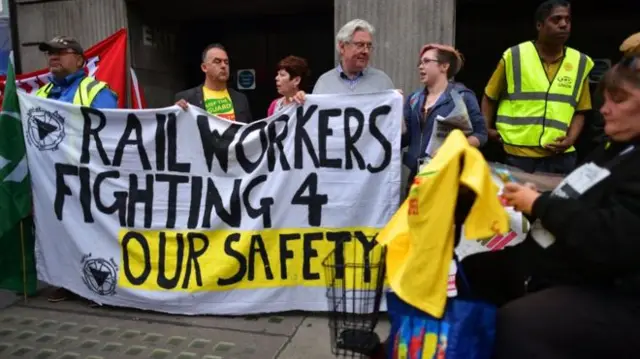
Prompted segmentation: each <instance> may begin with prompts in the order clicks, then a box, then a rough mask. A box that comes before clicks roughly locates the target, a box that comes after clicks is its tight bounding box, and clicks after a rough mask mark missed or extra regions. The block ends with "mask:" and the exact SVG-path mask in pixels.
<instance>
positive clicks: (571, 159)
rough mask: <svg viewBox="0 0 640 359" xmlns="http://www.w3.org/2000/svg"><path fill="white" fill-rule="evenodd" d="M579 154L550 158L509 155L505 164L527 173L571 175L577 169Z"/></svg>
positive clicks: (565, 154) (566, 154) (573, 153)
mask: <svg viewBox="0 0 640 359" xmlns="http://www.w3.org/2000/svg"><path fill="white" fill-rule="evenodd" d="M577 158H578V156H577V154H576V152H575V151H573V152H569V153H562V154H559V155H554V156H549V157H540V158H537V157H519V156H513V155H510V154H507V156H506V158H505V162H506V164H507V165H509V166H513V167H517V168H519V169H521V170H523V171H525V172H529V173H534V172H546V173H556V174H569V173H570V172H571V171H573V170H574V169H575V167H576V161H577Z"/></svg>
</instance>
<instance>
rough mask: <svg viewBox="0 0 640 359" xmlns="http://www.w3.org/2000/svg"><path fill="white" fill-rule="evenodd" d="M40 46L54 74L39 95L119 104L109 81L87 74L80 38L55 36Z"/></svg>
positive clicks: (103, 104)
mask: <svg viewBox="0 0 640 359" xmlns="http://www.w3.org/2000/svg"><path fill="white" fill-rule="evenodd" d="M38 48H39V49H40V51H42V52H44V53H46V55H47V61H48V63H49V71H51V76H50V77H49V83H48V84H46V85H44V86H43V87H41V88H40V89H38V91H37V92H36V96H39V97H44V98H49V99H52V100H58V101H62V102H67V103H72V104H74V105H79V106H87V107H93V108H99V109H110V108H117V107H118V95H117V94H116V93H115V92H113V91H112V90H111V89H110V88H109V85H107V83H105V82H102V81H98V80H96V79H95V78H93V77H89V76H87V75H86V74H85V72H84V65H85V62H86V59H85V57H84V50H83V49H82V46H80V44H79V43H78V41H76V40H75V39H73V38H71V37H68V36H56V37H54V38H53V39H52V40H51V41H49V42H43V43H41V44H40V45H39V47H38Z"/></svg>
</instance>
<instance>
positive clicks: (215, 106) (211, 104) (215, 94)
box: [202, 86, 236, 121]
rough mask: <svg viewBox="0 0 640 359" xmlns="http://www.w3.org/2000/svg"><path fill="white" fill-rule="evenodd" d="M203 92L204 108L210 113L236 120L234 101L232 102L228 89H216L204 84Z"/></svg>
mask: <svg viewBox="0 0 640 359" xmlns="http://www.w3.org/2000/svg"><path fill="white" fill-rule="evenodd" d="M202 92H203V94H204V108H205V109H206V110H207V112H208V113H210V114H212V115H216V116H220V117H223V118H226V119H227V120H231V121H235V120H236V114H235V112H234V111H233V102H231V96H229V91H227V89H224V90H222V91H214V90H210V89H208V88H206V87H204V86H203V87H202Z"/></svg>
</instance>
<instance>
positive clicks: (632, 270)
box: [495, 56, 640, 359]
mask: <svg viewBox="0 0 640 359" xmlns="http://www.w3.org/2000/svg"><path fill="white" fill-rule="evenodd" d="M600 86H601V90H602V91H603V95H604V105H603V106H602V108H601V110H600V112H601V113H602V115H603V116H604V119H605V132H606V134H607V136H608V137H609V139H610V141H609V143H608V144H607V145H606V146H603V147H602V148H600V149H598V150H596V151H595V152H594V153H593V154H592V155H591V156H590V157H589V158H587V160H586V162H585V165H583V166H581V167H579V168H578V169H576V170H575V171H574V172H573V173H571V174H570V175H569V176H567V178H566V179H565V181H564V182H563V183H562V184H560V185H559V186H558V187H557V188H556V189H555V190H554V191H553V192H546V193H539V192H537V191H536V190H535V189H534V188H531V186H523V185H519V184H514V183H510V184H507V185H506V186H505V197H506V198H507V200H508V202H509V204H510V205H513V206H514V207H515V208H516V209H517V210H519V211H521V212H523V213H525V214H527V215H530V216H531V217H533V218H535V219H537V220H539V224H541V227H544V229H542V228H540V230H538V231H534V233H533V239H535V242H536V243H537V244H536V246H537V249H538V250H539V253H537V254H539V256H537V258H536V259H535V261H534V272H533V276H532V277H531V281H530V282H529V288H530V289H532V288H533V289H534V290H536V292H535V293H531V294H529V295H527V296H525V297H523V298H521V299H518V300H516V301H513V302H511V303H509V304H507V305H506V306H504V307H503V308H501V309H500V311H499V315H498V328H497V338H496V351H495V358H497V359H503V358H504V359H507V358H508V359H512V358H518V359H528V358H545V359H553V358H580V359H585V358H637V357H640V340H638V338H640V60H639V59H637V58H634V57H632V56H628V57H626V58H625V59H624V60H623V61H622V62H621V63H619V64H618V65H616V66H614V67H613V68H612V69H611V70H609V72H608V73H607V74H606V75H605V77H604V78H603V80H602V82H601V84H600ZM545 230H546V231H545ZM547 231H548V232H547ZM542 248H543V249H542Z"/></svg>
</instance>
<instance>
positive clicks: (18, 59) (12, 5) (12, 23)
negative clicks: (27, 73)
mask: <svg viewBox="0 0 640 359" xmlns="http://www.w3.org/2000/svg"><path fill="white" fill-rule="evenodd" d="M8 5H9V6H8V7H9V29H10V30H11V49H12V50H13V56H14V63H13V71H14V72H15V73H16V74H21V73H22V56H21V55H22V54H21V51H20V34H18V11H17V5H16V0H9V4H8Z"/></svg>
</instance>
